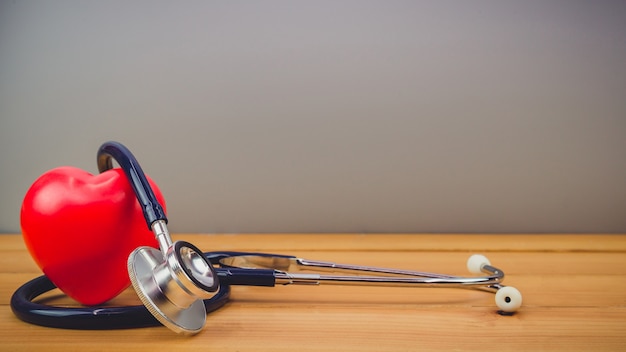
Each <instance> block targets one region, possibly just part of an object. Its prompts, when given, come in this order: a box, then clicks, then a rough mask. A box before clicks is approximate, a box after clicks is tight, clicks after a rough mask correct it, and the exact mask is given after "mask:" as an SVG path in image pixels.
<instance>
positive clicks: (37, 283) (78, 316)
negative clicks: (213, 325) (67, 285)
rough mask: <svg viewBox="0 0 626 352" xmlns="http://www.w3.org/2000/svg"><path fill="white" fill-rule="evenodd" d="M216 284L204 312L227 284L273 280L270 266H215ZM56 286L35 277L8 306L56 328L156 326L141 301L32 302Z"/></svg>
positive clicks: (213, 256)
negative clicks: (75, 304) (103, 304)
mask: <svg viewBox="0 0 626 352" xmlns="http://www.w3.org/2000/svg"><path fill="white" fill-rule="evenodd" d="M204 255H205V257H206V258H207V259H208V260H209V261H210V262H211V264H216V265H217V264H219V261H220V260H221V259H223V258H225V257H231V256H239V255H257V256H267V257H270V256H271V257H276V256H278V257H285V258H293V257H292V256H286V255H275V254H268V253H253V252H231V251H222V252H207V253H204ZM215 272H216V274H217V275H218V280H219V282H220V288H219V290H218V292H217V294H216V295H215V296H213V297H212V298H210V299H206V300H204V306H205V309H206V312H207V314H208V313H211V312H213V311H215V310H217V309H219V308H221V307H223V306H224V305H225V304H226V303H227V302H228V299H229V298H230V286H231V285H245V286H265V287H273V286H274V284H275V276H274V270H272V269H245V268H231V267H219V268H215ZM55 288H56V286H55V285H54V283H52V281H50V279H48V277H47V276H45V275H43V276H40V277H37V278H35V279H33V280H31V281H29V282H27V283H25V284H24V285H22V286H21V287H20V288H18V289H17V290H16V291H15V292H14V293H13V296H11V310H12V311H13V313H14V314H15V316H17V317H18V318H19V319H20V320H23V321H25V322H28V323H31V324H35V325H40V326H47V327H53V328H60V329H75V330H111V329H131V328H142V327H152V326H160V325H161V323H159V322H158V321H157V320H156V318H154V316H152V314H150V312H149V311H148V309H147V308H146V307H145V306H143V305H137V306H125V307H80V308H71V307H59V306H50V305H46V304H43V303H37V302H33V300H34V299H36V298H37V297H38V296H40V295H42V294H44V293H46V292H48V291H51V290H53V289H55Z"/></svg>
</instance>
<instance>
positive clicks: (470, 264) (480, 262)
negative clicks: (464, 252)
mask: <svg viewBox="0 0 626 352" xmlns="http://www.w3.org/2000/svg"><path fill="white" fill-rule="evenodd" d="M484 265H491V262H490V261H489V259H487V257H485V256H484V255H482V254H474V255H472V256H470V257H469V259H467V270H469V272H470V273H472V274H481V273H482V272H483V271H482V268H483V266H484Z"/></svg>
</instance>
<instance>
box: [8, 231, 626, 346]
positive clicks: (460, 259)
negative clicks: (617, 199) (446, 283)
mask: <svg viewBox="0 0 626 352" xmlns="http://www.w3.org/2000/svg"><path fill="white" fill-rule="evenodd" d="M174 237H175V239H185V240H187V241H189V242H192V243H194V244H195V245H196V246H198V247H200V248H202V249H205V250H245V251H264V252H274V253H283V254H295V255H298V256H300V257H304V258H309V259H320V260H331V261H338V262H345V263H354V264H364V265H378V266H386V267H397V268H405V269H417V270H421V271H433V272H443V273H450V274H459V275H467V274H466V269H465V260H466V259H467V257H468V255H469V254H471V253H474V252H481V253H484V254H486V255H487V256H488V257H489V258H490V259H491V262H492V263H493V264H494V265H496V266H499V267H501V268H502V269H503V270H504V271H505V272H506V274H507V277H506V279H505V282H504V283H505V284H509V285H512V286H515V287H517V288H518V289H519V290H520V291H521V292H522V294H523V295H524V306H523V307H522V309H521V310H520V312H518V313H517V314H515V315H514V316H510V317H508V316H501V315H498V314H497V313H496V309H495V305H494V301H493V295H492V294H489V293H485V292H478V291H472V290H455V289H412V288H380V287H374V288H367V287H354V286H353V287H341V286H319V287H305V286H281V287H275V288H258V287H233V289H232V295H231V301H230V302H229V303H228V304H227V305H226V306H225V307H224V308H222V309H220V310H218V311H217V312H214V313H212V314H211V315H209V317H208V321H207V326H206V327H205V329H204V330H203V331H202V332H201V333H200V334H198V335H196V336H193V337H191V338H189V337H182V336H178V335H175V334H173V333H171V332H170V331H169V330H167V329H165V328H163V327H155V328H144V329H130V330H115V331H75V330H60V329H53V328H45V327H39V326H34V325H30V324H26V323H24V322H21V321H20V320H18V319H17V318H15V316H14V315H13V314H12V312H11V309H10V307H9V300H10V297H11V295H12V293H13V291H14V290H15V289H16V288H17V287H19V286H20V285H21V284H22V283H23V282H25V281H27V280H30V279H32V278H34V277H37V276H38V275H40V270H39V268H38V267H37V266H36V265H35V263H34V262H33V260H32V259H31V258H30V256H29V255H28V252H27V251H26V249H25V247H24V244H23V242H22V240H21V237H20V236H19V235H3V236H0V252H1V254H2V255H0V283H1V284H0V297H1V298H2V299H1V301H0V315H1V319H0V334H1V335H0V341H1V342H0V349H2V350H7V351H8V350H11V351H16V350H29V351H31V350H44V349H45V350H47V351H57V350H58V351H61V350H62V351H68V350H81V351H100V350H117V351H127V350H128V351H130V350H132V351H137V350H146V351H159V350H168V351H172V350H173V351H179V350H180V351H183V350H184V351H190V350H195V349H200V350H218V351H266V350H268V351H269V350H271V351H283V350H298V351H319V350H330V351H335V350H336V351H414V350H468V351H473V350H480V351H492V350H497V351H507V350H524V351H530V350H532V351H537V350H546V351H550V350H574V351H589V350H594V351H599V350H606V351H616V350H624V349H625V348H626V280H625V279H626V265H625V264H626V235H594V234H588V235H568V234H563V235H522V234H518V235H480V234H473V235H460V234H450V235H421V234H387V235H378V234H319V235H318V234H237V235H198V234H179V235H176V236H174ZM46 302H49V303H53V304H59V305H67V306H75V305H77V304H76V303H75V302H73V301H72V300H71V299H69V298H67V297H65V296H64V295H62V293H61V292H60V291H58V290H55V291H53V292H50V293H49V294H47V295H46ZM126 304H139V300H138V298H137V297H136V295H135V294H134V292H133V291H132V290H131V289H128V290H126V291H125V292H123V293H122V294H121V295H120V296H118V297H116V298H115V299H114V300H112V301H111V302H110V305H126Z"/></svg>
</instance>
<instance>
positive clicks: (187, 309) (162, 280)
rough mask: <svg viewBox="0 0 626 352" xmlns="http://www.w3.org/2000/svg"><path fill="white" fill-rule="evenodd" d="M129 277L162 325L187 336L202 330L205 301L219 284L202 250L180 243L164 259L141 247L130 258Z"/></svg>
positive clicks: (159, 254)
mask: <svg viewBox="0 0 626 352" xmlns="http://www.w3.org/2000/svg"><path fill="white" fill-rule="evenodd" d="M128 273H129V276H130V281H131V283H132V285H133V287H134V289H135V291H136V292H137V295H138V296H139V299H141V301H142V303H143V304H144V305H145V306H146V307H147V308H148V310H149V311H150V313H152V315H153V316H154V317H155V318H156V319H157V320H158V321H159V322H161V324H163V325H165V326H166V327H168V328H169V329H170V330H172V331H174V332H177V333H180V334H186V335H191V334H195V333H198V332H199V331H200V330H202V328H203V327H204V324H205V322H206V310H205V306H204V302H203V299H208V298H211V297H212V296H214V294H215V292H217V290H218V289H219V281H218V279H217V275H216V274H215V270H214V269H213V267H212V265H211V264H210V262H209V261H208V260H207V259H206V258H205V257H204V256H203V255H202V252H201V251H200V250H199V249H198V248H196V247H195V246H194V245H192V244H190V243H188V242H183V241H177V242H174V243H173V244H172V245H170V246H169V247H168V248H167V250H166V251H165V255H163V252H162V251H160V250H157V249H155V248H152V247H139V248H137V249H135V250H134V251H133V252H132V253H131V254H130V256H129V258H128Z"/></svg>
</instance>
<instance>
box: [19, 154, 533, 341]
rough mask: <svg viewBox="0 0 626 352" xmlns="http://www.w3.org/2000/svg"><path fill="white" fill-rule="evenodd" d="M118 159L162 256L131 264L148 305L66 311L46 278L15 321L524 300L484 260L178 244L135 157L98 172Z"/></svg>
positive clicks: (130, 323)
mask: <svg viewBox="0 0 626 352" xmlns="http://www.w3.org/2000/svg"><path fill="white" fill-rule="evenodd" d="M113 159H115V161H117V163H118V164H119V165H120V167H121V168H122V169H123V170H124V173H125V174H126V176H127V178H128V180H129V182H130V184H131V186H132V188H133V190H134V192H135V195H136V196H137V200H138V201H139V203H140V205H141V207H142V210H143V213H144V217H145V219H146V223H147V225H148V227H149V228H150V229H151V230H152V232H153V233H154V235H155V237H156V239H157V242H158V244H159V249H156V248H152V247H139V248H137V249H135V250H134V251H133V252H132V253H131V254H130V256H129V258H128V274H129V277H130V281H131V284H132V286H133V288H134V290H135V292H136V293H137V295H138V296H139V299H140V300H141V302H142V303H143V305H141V306H127V307H82V308H66V307H57V306H50V305H46V304H42V303H36V302H34V300H35V299H36V298H37V297H38V296H40V295H41V294H43V293H46V292H48V291H50V290H52V289H54V288H55V287H56V286H55V285H54V284H53V283H52V282H51V281H50V280H49V279H48V278H47V277H46V276H45V275H44V276H41V277H38V278H35V279H33V280H31V281H29V282H27V283H25V284H24V285H22V286H21V287H20V288H19V289H17V290H16V291H15V293H14V294H13V296H12V297H11V308H12V310H13V312H14V314H15V315H16V316H17V317H18V318H20V319H21V320H23V321H26V322H29V323H32V324H36V325H42V326H48V327H56V328H66V329H92V330H93V329H98V330H100V329H124V328H135V327H147V326H158V325H159V324H162V325H164V326H166V327H168V328H169V329H171V330H173V331H175V332H177V333H181V334H195V333H198V332H199V331H201V330H202V328H203V327H204V325H205V322H206V316H207V313H209V312H212V311H214V310H216V309H219V308H220V307H222V306H223V305H224V304H226V302H227V301H228V298H229V295H230V285H246V286H269V287H272V286H275V285H290V284H304V285H311V284H313V285H319V284H339V285H368V286H372V285H373V286H407V287H446V288H466V289H477V290H482V291H487V292H492V293H495V301H496V305H497V306H498V308H499V310H498V312H499V313H500V314H502V315H510V314H513V313H514V312H516V311H517V310H518V309H519V307H520V306H521V304H522V295H521V293H520V292H519V291H518V290H517V289H515V288H514V287H511V286H504V285H502V284H501V282H502V280H503V279H504V272H502V270H500V269H498V268H496V267H494V266H492V265H491V263H490V262H489V260H488V259H487V258H486V257H484V256H482V255H476V254H475V255H472V256H471V257H470V258H469V259H468V261H467V267H468V269H469V271H470V272H471V273H474V274H481V273H482V274H486V275H483V276H476V277H460V276H452V275H443V274H435V273H428V272H418V271H409V270H399V269H387V268H378V267H369V266H359V265H347V264H338V263H333V262H325V261H315V260H306V259H302V258H297V257H294V256H287V255H275V254H267V253H247V252H207V253H203V252H202V251H200V249H198V248H197V247H195V246H194V245H192V244H191V243H188V242H185V241H176V242H172V239H171V237H170V234H169V231H168V229H167V218H166V216H165V213H164V211H163V208H162V206H161V205H160V204H159V202H158V201H157V199H156V196H155V195H154V192H153V191H152V188H151V187H150V185H149V183H148V181H147V179H146V177H145V175H144V173H143V171H142V169H141V167H140V166H139V163H138V162H137V160H136V159H135V157H134V156H133V154H132V153H131V152H130V151H129V150H128V149H127V148H126V147H125V146H124V145H122V144H120V143H117V142H107V143H104V144H103V145H102V146H101V147H100V149H99V150H98V169H99V171H100V172H104V171H106V170H109V169H112V168H113V162H112V161H113Z"/></svg>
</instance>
